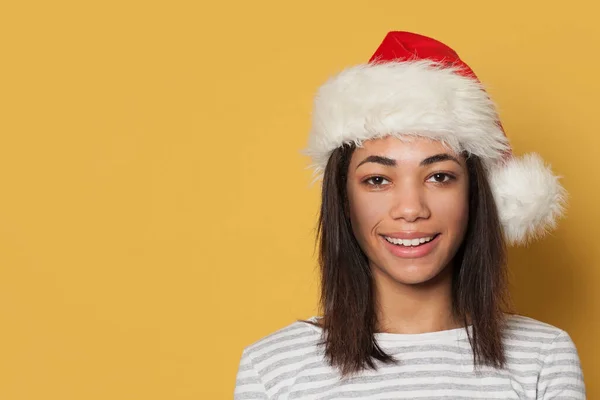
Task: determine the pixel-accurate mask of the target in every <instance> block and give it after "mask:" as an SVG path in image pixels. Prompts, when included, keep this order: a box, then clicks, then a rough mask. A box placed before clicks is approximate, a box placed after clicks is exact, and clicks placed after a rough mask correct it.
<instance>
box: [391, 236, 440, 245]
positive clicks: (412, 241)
mask: <svg viewBox="0 0 600 400" xmlns="http://www.w3.org/2000/svg"><path fill="white" fill-rule="evenodd" d="M434 237H435V236H428V237H422V238H417V239H396V238H392V237H389V236H384V238H385V240H387V241H388V242H390V243H393V244H396V245H400V246H406V247H413V246H419V245H421V244H423V243H427V242H430V241H431V240H432V239H433V238H434Z"/></svg>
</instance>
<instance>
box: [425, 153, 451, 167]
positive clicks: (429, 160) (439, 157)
mask: <svg viewBox="0 0 600 400" xmlns="http://www.w3.org/2000/svg"><path fill="white" fill-rule="evenodd" d="M442 161H454V162H455V163H457V164H458V165H460V162H458V160H457V159H456V157H454V156H452V155H450V154H448V153H441V154H436V155H435V156H431V157H427V158H426V159H424V160H423V161H421V163H420V164H419V165H420V166H422V167H423V166H425V165H431V164H434V163H437V162H442Z"/></svg>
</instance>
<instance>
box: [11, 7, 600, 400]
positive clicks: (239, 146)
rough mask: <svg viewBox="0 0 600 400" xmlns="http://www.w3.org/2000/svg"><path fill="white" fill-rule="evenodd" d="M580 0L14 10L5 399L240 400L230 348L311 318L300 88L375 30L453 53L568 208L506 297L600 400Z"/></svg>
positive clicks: (519, 267) (597, 181) (592, 179)
mask: <svg viewBox="0 0 600 400" xmlns="http://www.w3.org/2000/svg"><path fill="white" fill-rule="evenodd" d="M592 4H593V2H592V1H591V0H590V1H587V2H584V1H571V2H569V3H568V4H567V5H565V4H564V3H563V2H555V3H550V2H547V1H541V0H538V1H522V0H520V1H513V0H510V1H506V0H505V1H502V2H499V1H498V2H494V3H488V2H482V1H479V0H478V1H464V2H460V1H459V2H448V1H422V2H407V1H397V0H394V1H373V2H365V1H348V0H346V1H323V0H320V1H315V0H305V1H302V2H286V1H275V0H257V1H238V2H228V1H222V2H202V1H188V2H180V1H162V2H158V1H96V2H89V1H71V2H66V1H52V2H51V1H44V2H42V1H37V2H32V1H12V2H11V1H6V2H4V4H3V5H2V6H0V43H1V45H0V54H1V60H0V70H1V73H0V135H1V136H0V188H1V189H0V190H1V194H0V398H1V399H7V400H18V399H19V400H20V399H45V400H54V399H61V400H67V399H89V400H92V399H114V400H120V399H144V400H150V399H228V398H232V394H233V387H234V379H235V374H236V371H237V367H238V362H239V357H240V355H241V351H242V348H243V347H244V346H246V345H248V344H250V343H252V342H254V341H255V340H258V339H259V338H261V337H263V336H264V335H266V334H268V333H270V332H273V331H274V330H276V329H278V328H280V327H283V326H284V325H287V324H289V323H291V322H293V321H294V320H295V319H296V318H304V317H308V316H310V315H313V314H314V313H315V312H316V301H317V290H318V280H317V270H316V269H315V267H316V264H315V257H314V255H313V235H314V231H313V228H314V224H315V221H316V215H317V209H318V185H315V186H309V181H310V171H309V170H306V169H304V168H305V166H306V165H307V162H308V160H307V159H305V158H304V157H302V156H301V155H300V154H299V150H300V149H301V148H302V147H303V146H304V144H305V142H306V137H307V132H308V129H309V114H310V109H311V102H312V96H313V94H314V92H315V90H316V88H317V86H318V85H319V84H321V83H322V82H323V81H324V80H325V79H326V78H327V77H329V76H330V75H332V74H334V73H335V72H338V71H339V70H340V69H341V68H343V67H344V66H347V65H351V64H355V63H359V62H364V61H366V60H367V59H368V58H369V56H370V55H371V54H372V52H373V51H374V50H375V48H376V47H377V45H378V44H379V42H380V41H381V39H382V38H383V36H384V35H385V33H386V32H387V31H388V30H409V31H415V32H419V33H422V34H426V35H429V36H433V37H435V38H438V39H440V40H442V41H444V42H446V43H447V44H449V45H450V46H451V47H453V48H455V49H456V50H457V51H458V52H459V54H460V55H461V56H462V57H463V59H464V60H465V61H466V62H467V63H468V64H470V65H471V67H472V68H473V69H474V70H475V71H476V73H477V74H478V75H479V77H480V78H481V79H482V80H483V81H484V82H485V83H486V85H487V86H488V88H489V91H490V93H491V94H492V97H493V98H494V100H496V102H497V103H498V105H499V109H500V112H501V115H502V118H503V122H504V125H505V128H506V130H507V132H508V135H509V137H510V138H511V141H512V143H513V146H514V149H515V152H516V153H517V154H522V153H525V152H529V151H538V152H539V153H540V154H541V155H542V156H543V157H544V158H545V159H546V160H547V161H548V162H550V163H551V164H552V166H553V169H554V170H555V172H556V173H557V174H560V175H562V176H564V178H563V184H564V185H565V187H566V188H567V189H568V190H569V192H570V195H571V197H570V204H569V210H568V213H569V214H568V218H567V219H566V220H564V221H563V222H562V224H561V226H560V229H559V230H558V231H556V232H555V233H554V235H553V236H552V237H549V238H547V239H546V240H544V241H543V242H539V243H536V244H535V245H533V246H532V247H531V248H529V249H527V250H524V249H513V250H511V253H510V256H511V260H510V263H511V276H512V279H513V296H514V299H515V302H516V304H517V309H518V311H520V312H521V313H523V314H525V315H529V316H531V317H534V318H538V319H541V320H543V321H546V322H549V323H552V324H555V325H557V326H559V327H561V328H563V329H565V330H567V331H568V332H569V333H570V334H571V336H572V338H573V339H574V341H575V343H576V345H577V347H578V349H579V353H580V357H581V360H582V363H583V368H584V374H585V378H586V383H587V388H588V397H589V398H591V399H593V398H599V396H600V384H599V383H598V382H600V372H599V368H600V362H599V361H598V360H600V348H599V347H598V346H597V340H598V337H599V335H600V320H599V318H598V315H599V311H600V291H599V290H598V289H597V284H598V282H599V278H600V246H599V245H598V243H597V242H598V232H597V229H598V226H599V225H600V211H599V207H598V204H600V195H599V194H598V193H599V192H598V191H599V186H600V174H599V172H598V169H597V165H598V149H600V139H599V135H598V130H599V125H600V124H599V117H600V112H599V111H598V109H599V100H598V93H600V76H599V75H598V65H599V64H600V55H599V54H600V53H599V52H598V48H599V44H600V43H599V39H600V25H599V24H598V23H597V15H598V10H597V9H594V8H593V6H592ZM567 7H568V8H567Z"/></svg>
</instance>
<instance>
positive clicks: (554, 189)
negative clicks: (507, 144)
mask: <svg viewBox="0 0 600 400" xmlns="http://www.w3.org/2000/svg"><path fill="white" fill-rule="evenodd" d="M489 180H490V186H491V188H492V192H493V194H494V199H495V201H496V207H497V208H498V215H499V217H500V222H501V223H502V226H503V230H504V236H505V238H506V240H507V242H508V243H509V244H511V245H512V244H526V243H528V242H531V241H533V240H536V239H538V238H539V237H541V236H543V235H544V234H546V233H547V232H548V231H550V230H552V229H554V228H555V227H556V225H557V220H558V218H560V217H561V216H562V215H563V214H564V211H565V204H566V199H567V192H566V190H565V189H564V188H563V187H562V186H561V184H560V183H559V177H558V176H555V175H554V174H553V173H552V171H551V169H550V166H548V165H545V164H544V161H543V160H542V158H541V157H540V156H539V155H538V154H536V153H531V154H526V155H525V156H523V157H520V158H510V159H509V160H507V162H506V163H499V164H498V165H497V166H495V167H494V168H493V169H492V171H491V172H490V174H489Z"/></svg>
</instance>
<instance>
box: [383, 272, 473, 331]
mask: <svg viewBox="0 0 600 400" xmlns="http://www.w3.org/2000/svg"><path fill="white" fill-rule="evenodd" d="M373 271H374V272H373V280H374V284H375V293H376V305H375V307H376V310H377V320H378V327H377V329H376V331H377V332H387V333H408V334H415V333H426V332H436V331H442V330H447V329H455V328H459V327H462V326H463V324H462V322H461V321H458V320H457V319H456V318H455V316H454V315H453V312H452V268H451V266H448V267H447V268H445V269H444V270H443V271H442V272H440V274H438V275H437V276H436V277H435V278H433V279H431V280H430V281H427V282H424V283H421V284H403V283H399V282H397V281H394V280H393V279H391V277H390V276H388V275H384V274H383V273H382V272H381V270H377V269H376V268H375V269H373Z"/></svg>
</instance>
